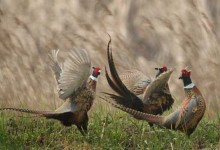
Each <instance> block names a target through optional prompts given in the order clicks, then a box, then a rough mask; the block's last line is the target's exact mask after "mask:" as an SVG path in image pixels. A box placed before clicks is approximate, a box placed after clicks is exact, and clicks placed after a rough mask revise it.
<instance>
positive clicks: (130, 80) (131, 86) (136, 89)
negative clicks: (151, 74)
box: [119, 70, 151, 95]
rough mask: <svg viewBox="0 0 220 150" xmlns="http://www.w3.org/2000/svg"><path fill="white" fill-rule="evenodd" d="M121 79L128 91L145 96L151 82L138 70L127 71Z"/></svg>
mask: <svg viewBox="0 0 220 150" xmlns="http://www.w3.org/2000/svg"><path fill="white" fill-rule="evenodd" d="M119 77H120V79H121V80H122V82H123V83H124V84H125V86H126V87H127V88H128V90H130V91H131V92H132V93H134V94H135V95H140V94H143V93H144V90H145V89H146V87H147V86H148V85H149V84H150V82H151V81H150V80H149V78H148V77H147V76H146V75H145V74H143V73H142V72H140V71H138V70H126V71H124V72H123V73H122V74H121V75H119Z"/></svg>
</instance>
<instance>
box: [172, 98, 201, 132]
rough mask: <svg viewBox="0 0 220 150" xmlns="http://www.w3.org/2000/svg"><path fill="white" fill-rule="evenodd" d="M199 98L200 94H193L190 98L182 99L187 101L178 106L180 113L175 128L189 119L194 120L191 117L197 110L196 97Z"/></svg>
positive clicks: (183, 124)
mask: <svg viewBox="0 0 220 150" xmlns="http://www.w3.org/2000/svg"><path fill="white" fill-rule="evenodd" d="M198 98H201V97H200V96H193V97H192V98H191V99H190V100H184V101H189V103H188V104H187V105H182V107H180V108H179V109H180V113H179V116H178V119H177V122H176V125H175V128H176V129H177V128H179V127H181V126H185V124H186V123H187V122H188V121H189V120H194V119H193V117H194V116H195V115H194V113H196V112H197V111H198V106H197V99H198Z"/></svg>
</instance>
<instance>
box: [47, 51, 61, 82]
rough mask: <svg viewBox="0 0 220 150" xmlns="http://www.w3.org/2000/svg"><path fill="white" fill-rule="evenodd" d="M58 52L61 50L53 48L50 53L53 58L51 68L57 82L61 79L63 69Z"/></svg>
mask: <svg viewBox="0 0 220 150" xmlns="http://www.w3.org/2000/svg"><path fill="white" fill-rule="evenodd" d="M58 53H59V50H52V53H51V55H49V57H50V59H51V68H52V70H53V71H54V74H55V77H56V81H57V83H58V81H59V79H60V74H61V72H62V69H61V67H60V65H59V63H58V60H57V55H58Z"/></svg>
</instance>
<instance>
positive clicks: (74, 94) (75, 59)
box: [0, 49, 101, 135]
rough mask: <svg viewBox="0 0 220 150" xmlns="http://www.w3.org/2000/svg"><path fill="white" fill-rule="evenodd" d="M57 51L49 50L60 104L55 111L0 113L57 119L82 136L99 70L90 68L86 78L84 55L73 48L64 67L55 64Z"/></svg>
mask: <svg viewBox="0 0 220 150" xmlns="http://www.w3.org/2000/svg"><path fill="white" fill-rule="evenodd" d="M58 52H59V50H57V51H56V50H53V51H52V55H50V58H51V67H52V70H53V71H54V73H55V77H56V81H57V84H58V88H59V91H58V93H59V97H60V98H61V99H63V100H64V103H63V104H62V105H61V106H60V107H59V108H57V109H56V110H55V111H36V110H29V109H19V108H1V109H0V110H13V111H19V112H26V113H31V114H37V115H39V116H43V117H46V118H48V119H57V120H59V121H60V122H61V123H62V124H63V125H64V126H71V125H73V124H75V125H76V126H77V128H78V129H79V131H80V132H81V133H82V134H83V135H84V134H85V133H87V126H88V120H89V118H88V114H87V112H88V111H89V110H90V108H91V106H92V104H93V100H94V98H95V94H96V83H97V79H98V76H99V75H100V72H101V69H100V68H99V67H93V71H92V74H91V75H90V68H91V59H90V56H89V55H88V52H87V51H86V50H83V49H74V50H71V51H70V52H69V56H68V58H67V60H66V61H65V62H64V67H63V68H61V66H60V65H59V63H58V60H57V55H58Z"/></svg>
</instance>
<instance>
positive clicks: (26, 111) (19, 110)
mask: <svg viewBox="0 0 220 150" xmlns="http://www.w3.org/2000/svg"><path fill="white" fill-rule="evenodd" d="M4 110H11V111H17V112H24V113H30V114H37V115H49V114H51V113H52V112H51V111H38V110H30V109H22V108H0V111H4Z"/></svg>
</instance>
